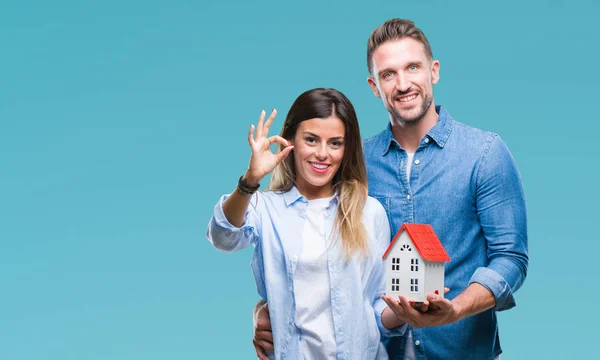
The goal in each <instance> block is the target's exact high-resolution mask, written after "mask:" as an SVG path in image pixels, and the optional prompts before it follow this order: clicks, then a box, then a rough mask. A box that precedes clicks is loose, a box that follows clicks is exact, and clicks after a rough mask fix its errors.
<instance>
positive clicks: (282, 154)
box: [277, 145, 294, 163]
mask: <svg viewBox="0 0 600 360" xmlns="http://www.w3.org/2000/svg"><path fill="white" fill-rule="evenodd" d="M292 150H294V145H290V146H288V147H286V148H285V149H283V151H281V152H280V153H279V154H277V163H280V162H282V161H283V160H284V159H285V158H286V157H288V155H289V154H290V152H292Z"/></svg>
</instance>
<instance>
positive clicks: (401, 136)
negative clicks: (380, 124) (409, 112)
mask: <svg viewBox="0 0 600 360" xmlns="http://www.w3.org/2000/svg"><path fill="white" fill-rule="evenodd" d="M437 121H438V113H437V112H436V111H435V104H434V103H433V102H431V106H429V109H427V112H426V113H425V114H424V115H423V117H422V118H420V119H418V120H415V121H411V122H406V121H398V120H397V119H394V118H393V116H392V114H390V122H391V124H392V134H393V135H394V139H396V141H397V142H398V143H399V144H400V146H402V148H403V149H404V150H406V151H407V152H411V153H412V152H415V151H416V150H417V148H418V147H419V144H420V142H421V139H422V138H423V137H424V136H425V135H426V134H427V133H428V132H429V130H431V128H433V127H434V126H435V124H437Z"/></svg>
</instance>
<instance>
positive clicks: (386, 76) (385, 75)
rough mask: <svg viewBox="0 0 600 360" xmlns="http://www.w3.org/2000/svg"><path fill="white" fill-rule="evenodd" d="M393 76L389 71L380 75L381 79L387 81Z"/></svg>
mask: <svg viewBox="0 0 600 360" xmlns="http://www.w3.org/2000/svg"><path fill="white" fill-rule="evenodd" d="M393 75H394V73H393V72H391V71H387V72H384V73H383V74H382V75H381V78H382V79H389V78H391V77H392V76H393Z"/></svg>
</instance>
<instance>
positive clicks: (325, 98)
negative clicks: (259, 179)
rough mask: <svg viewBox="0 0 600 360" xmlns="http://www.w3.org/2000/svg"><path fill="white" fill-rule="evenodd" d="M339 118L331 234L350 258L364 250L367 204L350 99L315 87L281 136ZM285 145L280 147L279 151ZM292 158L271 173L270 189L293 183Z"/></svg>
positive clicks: (295, 106)
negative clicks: (340, 138) (339, 152)
mask: <svg viewBox="0 0 600 360" xmlns="http://www.w3.org/2000/svg"><path fill="white" fill-rule="evenodd" d="M332 115H335V116H336V117H338V118H339V119H340V120H341V121H342V122H343V123H344V127H345V134H344V156H343V158H342V163H341V165H340V168H339V169H338V171H337V173H336V174H335V175H334V177H333V180H332V181H333V184H332V185H333V191H334V192H337V193H338V200H339V202H338V208H337V213H336V217H335V222H334V229H335V230H334V234H338V235H341V240H342V246H343V249H344V251H345V254H346V259H349V258H350V256H351V255H352V253H353V252H355V251H358V252H359V253H360V254H361V255H362V254H364V251H365V250H366V249H367V238H366V230H365V227H364V225H363V223H362V212H363V208H364V206H365V203H366V201H367V170H366V166H365V161H364V157H363V151H362V141H361V138H360V130H359V126H358V119H357V117H356V112H355V111H354V107H353V106H352V103H350V100H348V98H347V97H346V96H344V94H342V93H341V92H339V91H338V90H335V89H325V88H317V89H312V90H308V91H306V92H304V93H302V94H301V95H300V96H299V97H298V98H297V99H296V101H294V103H293V104H292V107H291V108H290V111H289V112H288V114H287V117H286V118H285V122H284V124H283V129H282V131H281V136H282V137H283V138H284V139H292V138H294V136H295V135H296V130H297V129H298V125H299V124H300V123H301V122H302V121H305V120H309V119H314V118H320V119H325V118H328V117H330V116H332ZM283 148H284V146H283V145H281V144H279V146H278V150H279V151H281V150H283ZM295 169H296V168H295V164H294V157H293V156H292V155H290V156H288V157H287V158H286V159H285V160H284V161H282V162H281V163H280V164H279V165H278V166H277V167H276V168H275V170H273V174H272V175H271V182H270V184H269V190H272V191H288V190H290V189H291V188H292V186H294V185H295V183H296V170H295Z"/></svg>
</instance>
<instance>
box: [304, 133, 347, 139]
mask: <svg viewBox="0 0 600 360" xmlns="http://www.w3.org/2000/svg"><path fill="white" fill-rule="evenodd" d="M302 134H303V135H310V136H313V137H316V138H318V139H320V138H321V137H320V136H319V135H317V134H314V133H311V132H310V131H305V132H303V133H302ZM329 140H344V137H343V136H336V137H332V138H329Z"/></svg>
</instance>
